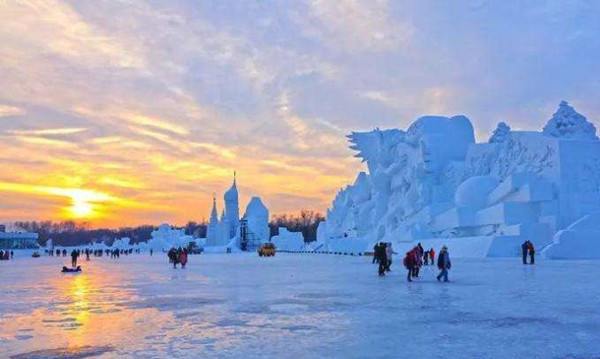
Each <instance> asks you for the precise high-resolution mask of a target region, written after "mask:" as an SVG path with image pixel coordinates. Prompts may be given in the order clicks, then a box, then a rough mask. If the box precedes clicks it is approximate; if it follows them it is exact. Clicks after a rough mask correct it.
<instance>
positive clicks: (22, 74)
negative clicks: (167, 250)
mask: <svg viewBox="0 0 600 359" xmlns="http://www.w3.org/2000/svg"><path fill="white" fill-rule="evenodd" d="M451 3H454V4H450V2H449V3H445V2H441V3H434V2H432V3H428V4H425V3H421V2H408V3H405V2H388V1H384V0H374V1H358V0H344V1H317V0H314V1H313V0H306V1H297V2H286V1H283V2H269V1H250V0H249V1H232V2H228V1H213V2H211V1H207V2H197V1H187V0H181V1H165V2H160V1H159V2H147V1H141V0H139V1H138V0H122V1H106V2H104V1H74V0H73V1H54V0H32V1H17V0H15V1H10V0H6V1H0V24H1V25H0V223H3V222H12V221H16V220H42V219H51V220H63V219H76V220H82V221H87V222H90V223H91V224H92V226H94V227H117V226H125V225H137V224H158V223H161V222H170V223H172V224H183V223H185V222H186V221H188V220H195V221H200V220H202V219H203V218H208V216H209V211H210V206H211V203H212V196H213V193H216V194H217V196H218V198H219V210H220V209H221V208H222V203H221V201H220V199H221V197H222V194H223V192H224V191H225V190H226V189H227V188H229V186H230V185H231V182H232V177H233V171H234V170H236V171H237V175H238V185H239V188H240V195H241V200H240V208H241V211H242V212H243V210H244V208H245V205H246V203H247V201H248V200H249V198H250V196H254V195H258V196H260V197H261V198H262V199H263V201H264V202H265V203H266V205H267V206H268V207H269V209H270V211H271V213H272V214H274V213H288V212H297V211H299V210H301V209H312V210H317V211H320V212H324V211H325V210H326V208H327V207H328V204H329V203H330V202H331V200H332V199H333V197H334V196H335V193H336V192H337V191H338V190H339V189H340V188H341V187H343V186H345V185H346V184H349V183H351V182H352V181H353V179H354V177H355V176H356V174H357V173H358V171H359V170H360V169H363V168H364V166H363V165H362V164H361V163H360V162H359V161H358V160H357V159H356V158H354V157H353V152H352V151H351V150H350V149H348V147H347V146H348V143H347V140H346V137H345V136H346V135H347V134H348V133H349V132H351V131H353V130H357V131H360V130H370V129H373V128H375V127H381V128H389V127H400V128H405V127H406V126H408V125H409V124H410V123H411V122H412V120H414V119H415V118H416V117H418V116H420V115H423V114H442V115H453V114H465V115H467V116H468V117H469V118H470V119H471V120H472V121H473V123H474V126H475V128H476V132H477V137H478V139H480V140H485V139H487V136H488V134H489V132H490V131H491V130H492V129H493V128H494V127H495V125H496V123H497V122H498V121H500V120H502V121H506V122H507V123H509V124H510V125H511V126H512V127H513V128H515V129H539V128H541V126H543V124H544V123H545V122H546V120H547V119H548V118H549V117H550V116H551V114H552V113H553V112H554V110H555V108H556V106H557V104H558V103H559V101H560V100H562V99H565V100H568V101H570V102H571V104H573V105H574V106H575V107H576V109H577V110H578V111H580V112H581V113H583V114H584V115H586V116H588V118H589V119H590V120H591V121H592V122H594V123H596V122H595V120H596V119H598V118H599V116H598V114H600V105H599V103H600V101H598V93H600V82H598V81H584V82H582V79H585V78H588V77H589V76H587V75H586V74H598V73H600V68H599V67H600V65H599V64H598V61H597V56H593V55H594V51H595V52H596V53H595V55H598V53H597V52H598V50H597V49H598V48H600V46H598V42H599V41H600V40H599V39H598V36H592V35H593V34H595V33H597V32H598V31H597V30H598V26H599V25H598V21H597V19H593V18H589V16H587V15H586V11H584V10H585V9H583V8H582V7H581V6H578V5H576V4H571V5H569V6H568V7H567V6H565V7H562V6H560V5H559V4H555V5H553V6H554V7H556V8H553V7H551V6H547V8H542V9H540V8H539V7H537V8H536V7H532V8H531V9H527V8H526V7H524V6H521V8H520V9H519V11H515V12H514V13H515V14H516V15H515V16H514V17H513V18H511V21H500V20H498V19H503V18H502V17H499V16H498V14H501V13H503V12H504V11H508V10H510V9H507V8H509V7H511V6H518V5H522V4H518V3H517V4H514V5H511V4H505V3H504V2H496V3H491V4H487V5H484V6H475V5H474V4H473V3H474V2H468V1H465V2H458V3H455V2H451ZM453 12H457V13H459V12H460V13H461V14H465V13H466V14H469V16H467V17H466V18H465V16H452V13H453ZM525 23H528V24H533V25H530V26H529V27H527V28H524V27H523V26H524V25H523V24H525ZM481 24H485V26H484V25H481ZM549 34H553V35H552V36H550V35H549ZM571 53H575V54H579V53H581V54H583V53H585V54H586V55H585V56H565V55H566V54H571ZM539 58H545V59H547V61H544V62H543V63H540V62H539V61H538V59H539ZM565 58H569V59H571V60H570V61H572V62H573V63H572V64H571V65H570V66H565V64H564V63H563V61H562V60H561V59H565ZM515 59H517V60H518V61H516V60H515ZM509 63H510V66H509V65H508V64H509ZM549 74H552V75H551V76H550V75H549Z"/></svg>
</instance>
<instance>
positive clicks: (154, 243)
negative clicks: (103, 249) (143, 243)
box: [113, 223, 199, 251]
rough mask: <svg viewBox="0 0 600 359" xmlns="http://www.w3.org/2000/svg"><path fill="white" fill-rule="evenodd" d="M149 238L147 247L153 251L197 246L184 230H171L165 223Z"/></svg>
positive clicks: (195, 241)
mask: <svg viewBox="0 0 600 359" xmlns="http://www.w3.org/2000/svg"><path fill="white" fill-rule="evenodd" d="M151 236H152V238H151V239H150V240H149V241H148V245H147V247H148V248H149V249H152V250H154V251H168V250H169V249H171V248H173V247H174V248H179V247H181V248H186V247H188V246H189V244H190V243H196V245H198V244H199V243H198V241H197V240H195V239H194V237H192V236H189V235H186V234H185V230H183V229H175V228H171V226H170V225H169V224H167V223H163V224H161V225H160V226H158V229H156V230H155V231H152V233H151ZM113 247H114V245H113Z"/></svg>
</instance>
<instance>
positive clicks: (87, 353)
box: [10, 345, 114, 359]
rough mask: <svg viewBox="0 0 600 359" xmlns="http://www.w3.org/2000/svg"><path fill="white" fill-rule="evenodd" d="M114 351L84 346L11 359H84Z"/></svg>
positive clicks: (36, 352) (40, 352) (23, 355)
mask: <svg viewBox="0 0 600 359" xmlns="http://www.w3.org/2000/svg"><path fill="white" fill-rule="evenodd" d="M113 350H114V348H113V347H110V346H100V347H92V346H88V345H84V346H78V347H69V348H57V349H43V350H36V351H32V352H28V353H23V354H17V355H13V356H11V357H10V359H41V358H44V359H59V358H60V359H83V358H88V357H92V356H97V355H100V354H104V353H108V352H111V351H113Z"/></svg>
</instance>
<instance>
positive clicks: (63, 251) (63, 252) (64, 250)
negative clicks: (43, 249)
mask: <svg viewBox="0 0 600 359" xmlns="http://www.w3.org/2000/svg"><path fill="white" fill-rule="evenodd" d="M62 255H63V257H66V256H67V250H66V249H63V250H62Z"/></svg>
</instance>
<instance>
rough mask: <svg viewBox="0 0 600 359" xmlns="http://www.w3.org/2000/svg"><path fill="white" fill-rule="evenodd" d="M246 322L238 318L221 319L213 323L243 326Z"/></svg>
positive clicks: (221, 325)
mask: <svg viewBox="0 0 600 359" xmlns="http://www.w3.org/2000/svg"><path fill="white" fill-rule="evenodd" d="M247 323H248V322H245V321H243V320H239V319H223V320H220V321H218V322H216V323H215V325H216V326H217V327H243V326H245V325H246V324H247Z"/></svg>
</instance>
